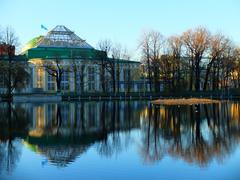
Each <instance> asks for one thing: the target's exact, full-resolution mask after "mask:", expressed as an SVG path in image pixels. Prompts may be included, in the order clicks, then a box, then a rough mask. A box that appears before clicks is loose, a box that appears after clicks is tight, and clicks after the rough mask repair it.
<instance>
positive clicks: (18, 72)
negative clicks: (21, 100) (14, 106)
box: [0, 26, 29, 100]
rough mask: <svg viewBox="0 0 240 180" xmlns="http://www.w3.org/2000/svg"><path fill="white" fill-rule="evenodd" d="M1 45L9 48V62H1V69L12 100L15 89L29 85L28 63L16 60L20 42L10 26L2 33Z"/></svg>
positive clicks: (9, 97)
mask: <svg viewBox="0 0 240 180" xmlns="http://www.w3.org/2000/svg"><path fill="white" fill-rule="evenodd" d="M0 43H2V44H4V45H5V46H6V47H7V61H5V60H2V61H1V66H0V69H1V71H2V73H3V75H4V81H5V83H6V84H7V89H8V90H7V91H8V92H7V95H8V99H9V100H12V93H13V91H14V89H20V88H23V87H25V86H26V85H27V83H28V80H29V73H28V72H27V63H26V62H20V61H19V62H18V61H16V60H15V57H16V56H15V49H16V48H17V47H18V46H19V41H18V37H17V35H16V33H15V31H14V29H13V28H11V27H9V26H8V27H6V28H4V29H3V30H2V31H1V33H0Z"/></svg>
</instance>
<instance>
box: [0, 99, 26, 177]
mask: <svg viewBox="0 0 240 180" xmlns="http://www.w3.org/2000/svg"><path fill="white" fill-rule="evenodd" d="M28 122H29V117H28V114H27V112H26V111H25V108H24V107H23V106H18V105H14V106H13V105H12V104H11V103H5V104H1V108H0V174H1V171H2V170H5V171H6V172H7V173H11V172H12V171H13V170H14V168H15V166H16V163H17V162H18V160H19V158H20V155H21V143H20V139H19V138H24V137H26V136H27V133H28Z"/></svg>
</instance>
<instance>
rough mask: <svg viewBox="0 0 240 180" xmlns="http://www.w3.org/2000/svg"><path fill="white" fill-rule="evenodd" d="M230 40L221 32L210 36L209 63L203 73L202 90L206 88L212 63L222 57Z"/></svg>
mask: <svg viewBox="0 0 240 180" xmlns="http://www.w3.org/2000/svg"><path fill="white" fill-rule="evenodd" d="M229 42H230V40H229V39H228V38H226V37H225V36H224V35H222V34H216V35H213V36H211V38H210V42H209V51H210V52H209V59H210V60H209V63H208V64H207V69H206V73H205V81H204V86H203V90H207V85H208V77H209V74H210V71H211V69H212V66H213V64H214V63H215V62H216V61H220V60H221V59H222V58H223V53H224V51H226V49H227V47H228V46H229ZM217 63H218V62H217Z"/></svg>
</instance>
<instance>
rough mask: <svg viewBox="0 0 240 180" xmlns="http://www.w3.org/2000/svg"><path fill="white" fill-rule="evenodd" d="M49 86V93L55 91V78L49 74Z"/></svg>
mask: <svg viewBox="0 0 240 180" xmlns="http://www.w3.org/2000/svg"><path fill="white" fill-rule="evenodd" d="M47 86H48V90H49V91H53V90H55V78H54V77H53V76H51V75H49V74H48V81H47Z"/></svg>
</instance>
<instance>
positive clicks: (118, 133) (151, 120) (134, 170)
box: [0, 101, 240, 180]
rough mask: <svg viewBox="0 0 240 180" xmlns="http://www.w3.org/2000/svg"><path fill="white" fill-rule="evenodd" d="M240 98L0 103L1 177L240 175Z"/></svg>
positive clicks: (227, 177) (192, 176) (89, 177)
mask: <svg viewBox="0 0 240 180" xmlns="http://www.w3.org/2000/svg"><path fill="white" fill-rule="evenodd" d="M239 164H240V103H239V102H233V101H225V102H222V103H220V104H210V105H198V106H151V105H150V103H149V102H146V101H133V102H129V101H111V102H109V101H106V102H104V101H100V102H99V101H98V102H94V101H88V102H81V103H61V104H12V105H11V106H10V105H9V104H5V103H2V104H0V179H24V180H25V179H26V180H27V179H34V180H35V179H45V180H47V179H58V180H60V179H240V170H239V167H240V166H239Z"/></svg>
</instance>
